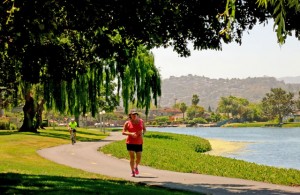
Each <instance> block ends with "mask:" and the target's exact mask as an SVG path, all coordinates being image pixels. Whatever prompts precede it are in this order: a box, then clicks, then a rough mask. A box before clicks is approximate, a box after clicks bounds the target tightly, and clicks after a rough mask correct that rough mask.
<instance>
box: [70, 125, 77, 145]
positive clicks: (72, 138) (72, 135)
mask: <svg viewBox="0 0 300 195" xmlns="http://www.w3.org/2000/svg"><path fill="white" fill-rule="evenodd" d="M75 132H76V130H75V129H71V136H70V138H71V143H72V145H74V144H75V143H76V137H75Z"/></svg>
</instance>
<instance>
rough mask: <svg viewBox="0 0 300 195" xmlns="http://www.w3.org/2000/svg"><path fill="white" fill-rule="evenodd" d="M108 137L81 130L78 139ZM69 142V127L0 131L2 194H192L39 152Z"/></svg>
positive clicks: (0, 190)
mask: <svg viewBox="0 0 300 195" xmlns="http://www.w3.org/2000/svg"><path fill="white" fill-rule="evenodd" d="M105 136H106V135H104V134H102V133H100V131H99V130H91V129H83V128H81V129H78V134H77V140H79V141H93V140H99V139H103V138H104V137H105ZM66 143H70V141H69V133H68V131H67V129H66V128H60V129H52V128H49V129H47V130H41V131H40V133H38V134H34V133H18V132H14V131H0V145H1V147H0V159H1V162H0V194H192V193H189V192H181V191H171V190H166V189H162V188H154V187H148V186H143V185H139V184H135V183H132V182H127V181H124V180H119V179H116V178H111V177H106V176H102V175H99V174H93V173H89V172H85V171H81V170H79V169H74V168H69V167H67V166H63V165H59V164H56V163H53V162H51V161H49V160H46V159H44V158H42V157H40V156H39V155H38V154H37V153H36V151H37V150H39V149H42V148H47V147H51V146H56V145H61V144H66Z"/></svg>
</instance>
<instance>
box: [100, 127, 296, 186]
mask: <svg viewBox="0 0 300 195" xmlns="http://www.w3.org/2000/svg"><path fill="white" fill-rule="evenodd" d="M144 138H145V144H144V152H143V159H142V164H143V165H148V166H152V167H155V168H158V169H165V170H171V171H178V172H187V173H199V174H208V175H216V176H224V177H232V178H242V179H248V180H255V181H262V182H268V183H273V184H282V185H289V186H299V185H300V171H299V170H296V169H283V168H275V167H271V166H264V165H258V164H255V163H249V162H246V161H242V160H236V159H231V158H225V157H220V156H211V155H207V154H203V153H201V149H199V147H203V148H202V149H203V151H205V150H207V147H208V146H207V141H206V140H203V139H201V138H198V137H194V136H185V135H177V134H171V133H158V132H147V134H146V135H145V136H144ZM196 148H198V149H197V150H196ZM101 151H103V152H104V153H109V154H113V155H114V156H116V157H118V158H126V159H128V153H127V151H126V149H125V143H124V140H123V141H119V142H115V143H113V144H109V145H107V146H105V147H104V148H102V149H101Z"/></svg>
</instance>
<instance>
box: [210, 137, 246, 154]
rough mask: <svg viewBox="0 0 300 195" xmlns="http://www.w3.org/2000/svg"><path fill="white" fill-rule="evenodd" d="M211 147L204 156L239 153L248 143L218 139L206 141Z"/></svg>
mask: <svg viewBox="0 0 300 195" xmlns="http://www.w3.org/2000/svg"><path fill="white" fill-rule="evenodd" d="M207 140H208V141H209V143H210V145H211V147H212V150H211V151H209V152H206V153H205V154H209V155H214V156H224V155H227V154H234V153H238V152H241V151H242V150H243V149H244V148H245V147H246V146H247V145H248V144H249V142H235V141H225V140H220V139H207Z"/></svg>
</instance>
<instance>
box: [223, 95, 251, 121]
mask: <svg viewBox="0 0 300 195" xmlns="http://www.w3.org/2000/svg"><path fill="white" fill-rule="evenodd" d="M248 106H249V101H248V100H247V99H245V98H239V97H235V96H228V97H221V100H220V101H219V103H218V111H219V112H221V113H226V114H227V116H228V117H229V116H230V115H231V116H232V117H239V118H246V115H247V113H248V112H249V109H248Z"/></svg>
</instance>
